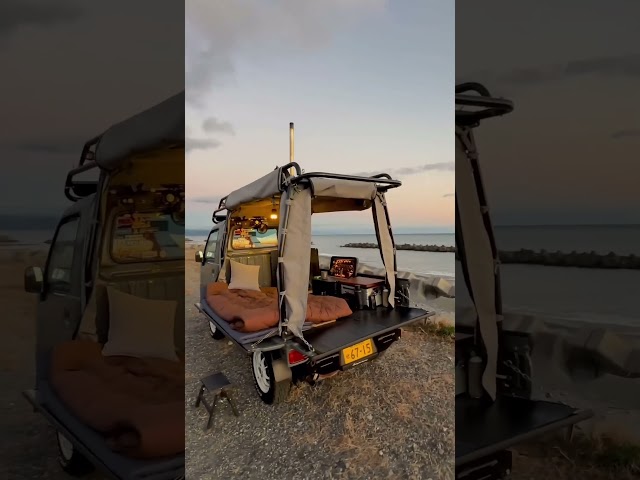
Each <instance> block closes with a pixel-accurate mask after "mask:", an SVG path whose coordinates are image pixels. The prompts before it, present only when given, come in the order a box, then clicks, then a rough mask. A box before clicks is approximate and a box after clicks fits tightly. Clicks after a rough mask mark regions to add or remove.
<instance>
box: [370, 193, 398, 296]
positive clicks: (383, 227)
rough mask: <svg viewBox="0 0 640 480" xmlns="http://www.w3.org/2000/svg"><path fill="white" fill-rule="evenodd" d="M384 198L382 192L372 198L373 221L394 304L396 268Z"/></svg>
mask: <svg viewBox="0 0 640 480" xmlns="http://www.w3.org/2000/svg"><path fill="white" fill-rule="evenodd" d="M384 205H385V198H384V194H383V193H378V194H377V195H376V197H375V198H374V200H373V221H374V222H375V225H376V231H377V232H378V242H379V244H380V254H381V256H382V263H383V264H384V268H385V272H386V276H387V282H388V283H389V304H390V305H391V306H392V307H393V306H394V304H395V291H396V274H397V272H396V270H395V267H396V266H395V259H394V246H393V240H392V238H391V225H389V222H388V221H387V215H386V213H385V208H384Z"/></svg>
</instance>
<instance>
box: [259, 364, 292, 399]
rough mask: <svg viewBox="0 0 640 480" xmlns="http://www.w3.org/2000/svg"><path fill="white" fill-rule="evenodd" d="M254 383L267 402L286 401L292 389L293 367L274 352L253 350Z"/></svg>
mask: <svg viewBox="0 0 640 480" xmlns="http://www.w3.org/2000/svg"><path fill="white" fill-rule="evenodd" d="M251 367H252V368H251V371H252V372H253V383H254V385H255V387H256V391H257V392H258V395H259V396H260V399H261V400H262V401H263V402H264V403H266V404H269V405H271V404H277V403H281V402H284V401H285V400H286V398H287V397H288V396H289V391H290V390H291V377H292V374H291V369H290V368H289V366H288V365H287V363H286V362H285V361H284V360H283V359H281V358H277V357H276V355H275V354H274V353H272V352H261V351H257V352H253V355H252V356H251Z"/></svg>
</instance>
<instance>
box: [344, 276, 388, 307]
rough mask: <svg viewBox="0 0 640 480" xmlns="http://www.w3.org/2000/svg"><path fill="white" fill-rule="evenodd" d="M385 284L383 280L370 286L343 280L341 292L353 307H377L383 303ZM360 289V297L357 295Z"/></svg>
mask: <svg viewBox="0 0 640 480" xmlns="http://www.w3.org/2000/svg"><path fill="white" fill-rule="evenodd" d="M383 286H384V283H383V282H380V284H379V285H373V286H368V287H367V286H363V285H354V284H349V283H342V282H341V284H340V294H341V296H342V297H344V298H345V299H346V300H347V301H348V302H349V304H350V305H352V308H354V307H355V308H356V309H359V308H375V307H379V306H381V305H382V288H383ZM358 290H359V293H360V298H359V299H358V298H357V296H356V293H358Z"/></svg>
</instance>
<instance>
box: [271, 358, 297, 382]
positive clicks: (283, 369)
mask: <svg viewBox="0 0 640 480" xmlns="http://www.w3.org/2000/svg"><path fill="white" fill-rule="evenodd" d="M272 365H273V377H274V378H275V381H276V383H282V382H291V379H292V373H291V369H290V368H289V365H287V362H286V361H285V360H283V359H281V358H279V359H277V360H274V361H273V363H272Z"/></svg>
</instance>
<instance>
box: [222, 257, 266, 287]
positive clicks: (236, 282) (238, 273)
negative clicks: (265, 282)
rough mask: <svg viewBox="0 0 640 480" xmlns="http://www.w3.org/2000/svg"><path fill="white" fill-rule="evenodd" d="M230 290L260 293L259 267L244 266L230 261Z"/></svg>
mask: <svg viewBox="0 0 640 480" xmlns="http://www.w3.org/2000/svg"><path fill="white" fill-rule="evenodd" d="M230 263H231V283H230V284H229V288H230V289H235V288H237V289H242V290H258V291H260V281H259V278H260V265H245V264H244V263H240V262H236V261H234V260H231V262H230Z"/></svg>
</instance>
